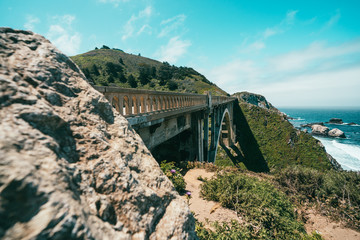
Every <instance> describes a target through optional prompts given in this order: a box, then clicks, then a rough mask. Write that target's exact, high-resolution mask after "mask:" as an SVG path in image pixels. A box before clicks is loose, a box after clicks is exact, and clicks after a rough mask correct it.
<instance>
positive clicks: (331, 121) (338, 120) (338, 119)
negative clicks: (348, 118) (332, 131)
mask: <svg viewBox="0 0 360 240" xmlns="http://www.w3.org/2000/svg"><path fill="white" fill-rule="evenodd" d="M329 123H331V124H343V123H344V122H343V120H342V119H341V118H331V119H330V120H329Z"/></svg>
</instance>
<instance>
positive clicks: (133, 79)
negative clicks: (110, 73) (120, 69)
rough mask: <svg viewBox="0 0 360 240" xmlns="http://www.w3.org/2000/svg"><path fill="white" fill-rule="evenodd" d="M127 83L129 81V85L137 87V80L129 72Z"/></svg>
mask: <svg viewBox="0 0 360 240" xmlns="http://www.w3.org/2000/svg"><path fill="white" fill-rule="evenodd" d="M128 83H129V85H130V87H132V88H136V87H137V82H136V80H135V78H134V76H133V75H132V74H130V75H129V77H128Z"/></svg>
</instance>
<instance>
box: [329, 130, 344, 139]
mask: <svg viewBox="0 0 360 240" xmlns="http://www.w3.org/2000/svg"><path fill="white" fill-rule="evenodd" d="M328 135H329V137H339V138H346V136H345V133H344V132H343V131H341V130H340V129H337V128H334V129H331V130H330V131H329V132H328Z"/></svg>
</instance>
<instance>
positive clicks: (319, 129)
mask: <svg viewBox="0 0 360 240" xmlns="http://www.w3.org/2000/svg"><path fill="white" fill-rule="evenodd" d="M311 131H312V133H313V134H315V135H321V136H327V135H328V132H329V128H328V127H325V126H322V125H318V124H314V125H312V126H311Z"/></svg>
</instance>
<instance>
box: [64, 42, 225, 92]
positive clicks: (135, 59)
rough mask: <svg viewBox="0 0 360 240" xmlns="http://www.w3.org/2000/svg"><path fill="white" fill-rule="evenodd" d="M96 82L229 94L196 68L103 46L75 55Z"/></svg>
mask: <svg viewBox="0 0 360 240" xmlns="http://www.w3.org/2000/svg"><path fill="white" fill-rule="evenodd" d="M71 58H72V60H73V61H74V62H75V63H76V64H77V65H78V66H79V67H80V68H81V70H82V71H83V72H84V74H85V75H86V77H87V78H88V79H89V81H90V82H92V83H93V84H95V85H102V86H119V87H124V88H141V89H151V90H159V91H178V92H190V93H199V94H203V93H205V92H206V91H211V92H212V94H214V95H227V93H226V92H225V91H223V90H222V89H220V88H219V87H217V86H216V85H215V84H214V83H212V82H210V81H209V80H208V79H206V77H205V76H203V75H201V74H200V73H198V72H197V71H195V70H194V69H193V68H189V67H176V66H174V65H170V64H169V63H167V62H163V63H161V62H159V61H156V60H153V59H150V58H146V57H142V56H140V55H133V54H128V53H125V52H124V51H122V50H120V49H110V48H109V47H106V46H103V47H102V48H101V49H95V50H93V51H89V52H87V53H83V54H79V55H76V56H73V57H71Z"/></svg>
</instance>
